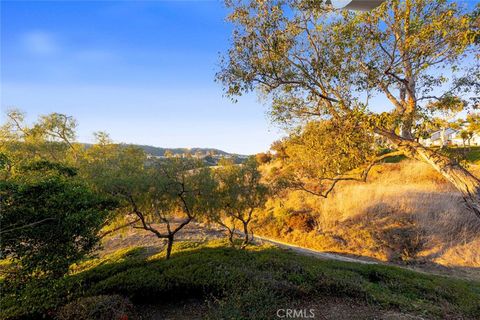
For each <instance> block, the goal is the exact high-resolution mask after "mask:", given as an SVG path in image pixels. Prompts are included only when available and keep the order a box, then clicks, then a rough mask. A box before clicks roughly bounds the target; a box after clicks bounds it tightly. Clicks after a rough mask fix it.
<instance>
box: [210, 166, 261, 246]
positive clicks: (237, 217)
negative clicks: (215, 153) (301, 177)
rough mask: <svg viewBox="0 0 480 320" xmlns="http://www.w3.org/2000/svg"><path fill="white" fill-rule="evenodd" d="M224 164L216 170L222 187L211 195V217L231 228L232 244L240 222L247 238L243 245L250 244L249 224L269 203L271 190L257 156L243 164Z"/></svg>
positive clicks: (230, 237) (217, 179)
mask: <svg viewBox="0 0 480 320" xmlns="http://www.w3.org/2000/svg"><path fill="white" fill-rule="evenodd" d="M220 164H221V166H220V167H218V168H217V169H216V170H215V173H214V175H215V179H216V181H217V184H218V188H217V189H216V190H215V192H214V193H212V196H211V199H212V206H210V208H211V211H210V215H209V217H208V219H210V220H213V221H214V222H216V223H218V224H220V225H221V226H223V227H224V228H226V229H227V231H228V233H229V239H230V242H231V244H232V245H234V244H235V243H234V241H233V237H234V234H235V231H236V227H237V224H240V225H241V226H242V232H243V237H244V241H243V245H242V246H246V245H247V244H248V243H249V242H250V241H251V237H250V235H249V234H250V233H251V229H250V228H249V224H250V222H251V221H252V219H254V213H255V211H256V210H258V209H261V208H262V207H263V206H264V205H265V202H266V201H267V197H268V195H269V192H270V190H269V188H268V186H267V185H266V184H265V183H264V182H263V181H262V174H261V172H260V171H259V168H258V162H257V160H256V159H255V157H250V158H249V159H247V161H245V163H244V164H241V165H236V164H234V163H232V162H228V161H221V163H220Z"/></svg>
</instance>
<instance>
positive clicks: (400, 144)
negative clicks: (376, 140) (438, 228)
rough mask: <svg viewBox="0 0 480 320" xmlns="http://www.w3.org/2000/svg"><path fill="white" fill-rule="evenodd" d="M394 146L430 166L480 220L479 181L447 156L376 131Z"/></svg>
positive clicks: (388, 133) (412, 142) (392, 134)
mask: <svg viewBox="0 0 480 320" xmlns="http://www.w3.org/2000/svg"><path fill="white" fill-rule="evenodd" d="M377 133H379V134H381V135H383V136H385V137H386V138H388V139H389V140H390V141H391V142H392V143H393V144H395V145H396V146H397V148H398V150H400V151H402V152H403V153H404V154H405V156H407V157H409V158H412V159H416V160H420V161H423V162H426V163H428V164H430V165H431V166H432V167H433V168H435V170H437V171H438V172H439V173H440V174H441V175H442V176H443V177H444V178H445V179H447V180H448V181H449V182H450V183H452V184H453V185H454V186H455V188H456V189H457V190H458V191H459V192H460V193H461V194H462V197H463V199H464V200H465V203H466V205H467V207H468V208H469V209H470V210H471V211H473V212H474V213H475V214H476V215H477V217H478V218H480V180H479V179H477V178H476V177H475V176H474V175H472V174H471V173H470V172H469V171H467V170H466V169H465V168H463V167H462V166H460V165H459V164H458V163H457V162H455V161H454V160H452V159H450V158H449V157H447V156H444V155H442V154H439V153H438V152H435V151H434V150H432V149H429V148H426V147H424V146H423V145H422V144H420V143H418V142H416V141H414V140H408V139H404V138H402V137H400V136H398V135H396V134H394V133H392V132H387V131H381V130H380V131H377Z"/></svg>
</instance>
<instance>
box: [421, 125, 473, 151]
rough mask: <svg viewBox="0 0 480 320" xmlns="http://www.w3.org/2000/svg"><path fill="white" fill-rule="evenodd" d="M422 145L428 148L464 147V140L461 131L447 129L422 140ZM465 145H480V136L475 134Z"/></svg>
mask: <svg viewBox="0 0 480 320" xmlns="http://www.w3.org/2000/svg"><path fill="white" fill-rule="evenodd" d="M420 143H421V144H423V145H425V146H427V147H432V146H435V147H441V146H463V144H464V140H463V138H462V135H461V130H456V129H452V128H446V129H442V130H437V131H434V132H432V134H431V135H430V137H428V138H427V139H420ZM465 144H466V145H471V146H478V145H480V135H479V134H477V133H474V134H473V135H472V137H471V138H470V139H469V140H466V141H465Z"/></svg>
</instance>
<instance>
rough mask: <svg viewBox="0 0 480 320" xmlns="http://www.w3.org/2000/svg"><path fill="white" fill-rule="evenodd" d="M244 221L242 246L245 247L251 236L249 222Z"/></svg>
mask: <svg viewBox="0 0 480 320" xmlns="http://www.w3.org/2000/svg"><path fill="white" fill-rule="evenodd" d="M242 223H243V233H244V239H243V245H242V248H245V247H246V246H247V244H248V243H249V242H250V238H249V236H248V222H247V221H242Z"/></svg>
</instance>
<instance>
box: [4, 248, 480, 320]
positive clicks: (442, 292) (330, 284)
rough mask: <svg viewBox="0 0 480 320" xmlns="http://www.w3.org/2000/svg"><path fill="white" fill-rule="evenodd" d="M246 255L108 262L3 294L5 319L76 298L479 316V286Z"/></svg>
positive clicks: (218, 311)
mask: <svg viewBox="0 0 480 320" xmlns="http://www.w3.org/2000/svg"><path fill="white" fill-rule="evenodd" d="M249 248H250V249H248V250H234V249H231V248H227V247H225V243H223V242H218V241H215V242H208V243H204V244H201V245H199V244H192V245H190V246H187V247H183V248H181V247H178V248H176V247H174V250H175V255H174V256H173V257H172V259H170V260H163V259H160V260H159V259H155V258H152V259H147V260H145V258H144V257H143V256H141V255H131V256H128V255H127V256H124V259H119V257H118V256H117V257H115V258H108V257H106V258H105V260H104V261H103V262H102V263H99V264H94V265H93V266H92V267H91V269H87V270H84V271H82V272H79V273H77V274H74V275H71V276H68V277H66V278H64V279H61V280H56V281H55V282H53V283H52V282H50V283H48V284H45V283H44V284H42V283H36V284H31V285H30V287H28V288H25V289H23V290H21V291H18V292H17V293H16V294H13V293H11V292H8V294H4V295H3V296H2V305H1V306H2V310H3V316H4V317H5V318H15V317H20V316H27V315H30V316H33V315H37V316H40V315H41V314H44V313H47V312H48V311H50V312H51V311H53V310H54V309H56V308H57V307H58V306H61V305H63V304H65V303H67V302H69V301H74V300H76V299H78V298H79V297H83V296H85V297H88V296H98V295H104V294H109V295H111V294H119V295H122V296H125V297H128V298H130V299H131V301H132V302H133V303H146V302H150V303H169V302H170V301H172V300H175V301H179V300H183V299H188V298H192V297H193V298H207V299H209V300H210V301H211V309H210V311H209V315H208V317H209V318H214V319H251V318H255V319H271V318H273V317H275V311H276V310H277V309H278V308H279V307H282V306H283V307H284V306H285V305H292V304H293V303H295V302H298V301H307V303H308V301H315V300H316V299H318V298H320V297H321V298H323V299H324V298H326V297H343V298H344V297H350V298H352V299H355V300H358V301H360V302H362V303H369V304H373V305H375V306H377V307H378V308H395V309H398V310H400V311H403V312H414V313H419V314H422V315H423V316H427V317H429V316H434V317H442V316H446V315H448V316H453V317H471V318H475V317H478V316H479V315H480V309H479V306H478V304H475V303H472V302H474V301H478V300H479V299H480V284H479V283H478V282H474V281H470V282H467V281H462V280H456V279H452V278H446V277H440V276H433V275H426V274H421V273H416V272H413V271H408V270H404V269H400V268H396V267H387V266H382V265H363V264H355V263H347V262H338V261H325V260H319V259H316V258H312V257H305V256H299V255H296V254H294V253H291V252H287V251H283V250H280V249H277V248H272V247H254V246H253V247H249ZM127 253H128V252H127ZM122 254H126V252H123V253H122ZM6 293H7V292H6Z"/></svg>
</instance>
